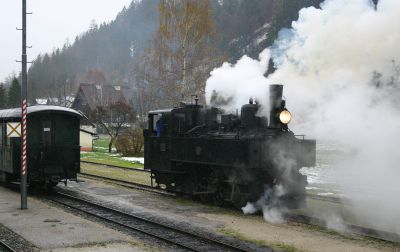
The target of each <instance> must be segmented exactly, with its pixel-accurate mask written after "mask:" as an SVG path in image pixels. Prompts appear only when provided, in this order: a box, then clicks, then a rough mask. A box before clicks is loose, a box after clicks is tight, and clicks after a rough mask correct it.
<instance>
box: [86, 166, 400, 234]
mask: <svg viewBox="0 0 400 252" xmlns="http://www.w3.org/2000/svg"><path fill="white" fill-rule="evenodd" d="M82 175H84V176H88V177H91V178H94V179H103V180H105V181H109V182H112V183H115V184H118V185H121V186H125V187H128V188H134V189H139V190H144V191H148V192H153V193H158V194H162V195H167V196H176V195H175V194H174V193H168V192H166V191H165V190H164V189H156V188H154V187H151V186H148V185H143V184H139V183H134V182H126V181H122V180H118V179H111V178H107V177H103V176H98V175H92V174H82ZM124 183H125V184H126V185H124ZM307 197H308V198H311V199H314V200H320V201H327V202H331V203H335V204H343V202H342V200H341V199H340V198H337V197H329V196H328V197H327V196H320V195H311V194H307ZM284 217H285V219H286V220H288V221H293V222H299V223H303V224H309V225H317V226H319V227H323V228H325V227H326V222H325V221H324V220H323V219H318V218H316V217H310V216H307V215H299V214H286V215H285V216H284ZM344 228H345V230H347V231H348V232H350V233H354V234H358V235H362V236H366V237H371V238H374V239H379V240H383V241H390V242H399V241H400V236H399V235H398V234H395V233H391V232H386V231H381V230H376V229H373V228H366V227H361V226H357V225H352V224H344Z"/></svg>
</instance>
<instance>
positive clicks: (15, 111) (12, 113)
mask: <svg viewBox="0 0 400 252" xmlns="http://www.w3.org/2000/svg"><path fill="white" fill-rule="evenodd" d="M45 111H46V112H57V113H66V114H72V115H75V116H77V117H82V115H81V114H80V113H79V112H78V111H76V110H73V109H70V108H66V107H61V106H52V105H35V106H29V107H28V114H33V113H39V112H45ZM4 118H21V108H12V109H2V110H0V119H4Z"/></svg>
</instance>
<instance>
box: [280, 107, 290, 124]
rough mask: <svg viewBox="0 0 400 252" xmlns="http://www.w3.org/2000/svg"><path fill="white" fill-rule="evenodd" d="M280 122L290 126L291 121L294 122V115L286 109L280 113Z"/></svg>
mask: <svg viewBox="0 0 400 252" xmlns="http://www.w3.org/2000/svg"><path fill="white" fill-rule="evenodd" d="M279 120H280V121H281V123H283V124H288V123H290V120H292V114H290V112H289V111H288V110H286V109H284V110H282V111H281V112H280V113H279Z"/></svg>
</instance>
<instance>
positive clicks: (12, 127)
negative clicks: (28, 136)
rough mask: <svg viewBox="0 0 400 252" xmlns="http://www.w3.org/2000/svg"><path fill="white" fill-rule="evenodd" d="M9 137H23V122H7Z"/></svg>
mask: <svg viewBox="0 0 400 252" xmlns="http://www.w3.org/2000/svg"><path fill="white" fill-rule="evenodd" d="M7 137H21V123H19V122H16V123H7Z"/></svg>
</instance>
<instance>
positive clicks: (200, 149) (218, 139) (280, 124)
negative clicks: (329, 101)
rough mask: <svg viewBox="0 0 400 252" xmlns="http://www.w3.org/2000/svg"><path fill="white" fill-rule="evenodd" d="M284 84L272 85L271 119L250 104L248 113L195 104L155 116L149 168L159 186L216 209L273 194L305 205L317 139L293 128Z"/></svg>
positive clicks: (272, 199) (279, 200) (271, 198)
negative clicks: (304, 170)
mask: <svg viewBox="0 0 400 252" xmlns="http://www.w3.org/2000/svg"><path fill="white" fill-rule="evenodd" d="M282 92H283V85H270V88H269V98H270V104H269V107H270V113H269V118H267V117H266V116H262V115H260V114H259V110H260V104H258V103H257V102H256V101H253V100H250V102H249V104H245V105H243V106H242V108H241V112H240V115H239V114H238V113H236V114H229V113H225V112H224V111H223V110H222V109H219V108H215V107H205V106H202V105H199V104H198V102H197V100H196V101H195V102H194V103H192V104H181V106H180V107H177V108H172V109H163V110H155V111H150V112H149V113H148V127H147V129H145V130H144V138H145V159H144V160H145V163H144V167H145V169H148V170H150V171H151V176H152V184H153V182H155V184H156V186H162V187H165V188H166V189H167V190H170V191H174V192H177V193H182V194H189V195H194V196H198V197H199V198H200V199H201V200H202V201H204V202H212V203H214V204H215V205H222V204H224V203H231V204H233V205H234V206H237V207H243V206H244V205H245V204H246V202H254V201H256V200H258V199H259V198H260V197H261V196H265V195H266V194H268V195H267V197H266V198H267V201H268V202H267V204H269V205H274V206H284V207H288V208H298V207H301V206H303V204H304V202H305V187H306V184H307V178H306V176H304V175H302V174H301V173H300V172H299V169H300V168H301V167H308V166H314V165H315V155H316V142H315V140H307V139H305V138H304V136H297V135H295V134H294V133H293V132H292V131H290V130H289V127H288V124H289V122H290V121H291V114H290V112H289V111H288V110H287V109H286V103H285V100H283V99H282Z"/></svg>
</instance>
